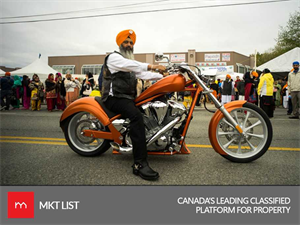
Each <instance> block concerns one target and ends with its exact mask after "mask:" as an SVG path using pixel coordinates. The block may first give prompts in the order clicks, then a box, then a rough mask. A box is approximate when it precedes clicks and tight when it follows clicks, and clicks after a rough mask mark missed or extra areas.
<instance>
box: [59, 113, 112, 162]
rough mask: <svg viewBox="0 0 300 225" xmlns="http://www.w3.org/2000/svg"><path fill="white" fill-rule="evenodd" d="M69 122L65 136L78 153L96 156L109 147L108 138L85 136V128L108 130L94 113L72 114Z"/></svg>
mask: <svg viewBox="0 0 300 225" xmlns="http://www.w3.org/2000/svg"><path fill="white" fill-rule="evenodd" d="M67 123H68V124H67V126H65V130H64V133H65V138H66V141H67V143H68V145H69V146H70V147H71V149H72V150H73V151H75V152H76V153H78V154H80V155H83V156H95V155H100V154H102V153H104V152H106V151H107V150H108V149H109V147H110V145H109V141H108V140H105V139H99V138H93V137H87V136H84V130H102V131H106V128H105V127H104V126H103V125H102V124H101V123H100V121H99V120H98V119H97V118H96V117H94V116H93V115H91V114H89V113H87V112H80V113H77V114H75V115H73V116H71V118H69V119H68V121H67Z"/></svg>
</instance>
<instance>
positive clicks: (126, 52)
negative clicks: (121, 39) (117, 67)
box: [119, 46, 134, 60]
mask: <svg viewBox="0 0 300 225" xmlns="http://www.w3.org/2000/svg"><path fill="white" fill-rule="evenodd" d="M119 50H120V53H121V54H122V56H123V57H124V58H126V59H131V60H134V55H133V51H130V50H126V49H124V48H122V46H120V48H119Z"/></svg>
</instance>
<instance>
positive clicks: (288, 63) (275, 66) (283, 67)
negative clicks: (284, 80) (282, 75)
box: [257, 47, 300, 73]
mask: <svg viewBox="0 0 300 225" xmlns="http://www.w3.org/2000/svg"><path fill="white" fill-rule="evenodd" d="M295 61H300V48H299V47H296V48H294V49H292V50H290V51H288V52H286V53H284V54H282V55H280V56H278V57H276V58H274V59H272V60H270V61H269V62H266V63H264V64H262V65H260V66H259V67H257V70H259V71H263V70H264V69H265V68H268V69H269V70H270V71H271V73H273V72H275V73H276V72H290V71H291V69H293V65H292V63H293V62H295Z"/></svg>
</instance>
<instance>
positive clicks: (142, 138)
mask: <svg viewBox="0 0 300 225" xmlns="http://www.w3.org/2000/svg"><path fill="white" fill-rule="evenodd" d="M104 104H105V106H106V107H107V108H108V109H109V110H111V111H112V112H115V113H120V114H121V115H122V117H123V118H129V120H130V131H129V136H130V138H131V141H132V146H133V158H134V162H135V163H143V162H146V161H147V147H146V135H145V125H144V121H143V115H142V113H141V112H140V110H139V109H138V108H137V107H136V106H135V104H134V101H133V100H130V99H126V98H116V97H112V96H109V97H108V99H107V100H106V101H105V103H104Z"/></svg>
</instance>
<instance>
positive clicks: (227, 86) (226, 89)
mask: <svg viewBox="0 0 300 225" xmlns="http://www.w3.org/2000/svg"><path fill="white" fill-rule="evenodd" d="M223 82H224V83H223V90H222V95H231V92H232V81H229V82H228V81H226V80H224V81H223Z"/></svg>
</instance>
